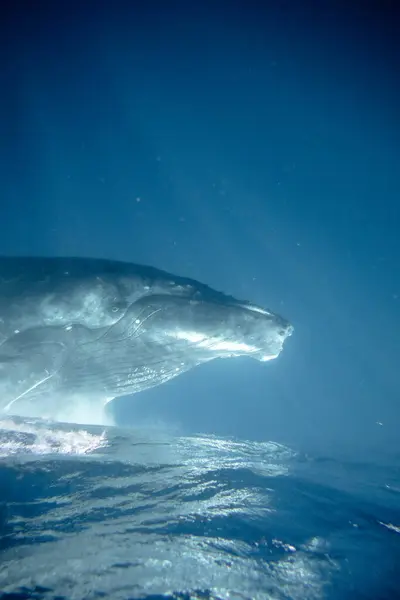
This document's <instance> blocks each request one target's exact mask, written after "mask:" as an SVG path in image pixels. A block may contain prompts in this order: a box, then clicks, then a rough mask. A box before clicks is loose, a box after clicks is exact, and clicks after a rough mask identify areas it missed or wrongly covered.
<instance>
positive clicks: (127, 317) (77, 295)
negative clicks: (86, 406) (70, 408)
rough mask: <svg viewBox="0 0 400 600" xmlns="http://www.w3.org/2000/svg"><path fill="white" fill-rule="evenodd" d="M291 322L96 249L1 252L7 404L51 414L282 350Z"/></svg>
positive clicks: (0, 366)
mask: <svg viewBox="0 0 400 600" xmlns="http://www.w3.org/2000/svg"><path fill="white" fill-rule="evenodd" d="M292 331H293V327H292V325H290V323H289V322H288V321H286V320H285V319H284V318H283V317H281V316H279V315H277V314H275V313H273V312H271V311H270V310H267V309H264V308H260V307H258V306H255V305H253V304H251V303H250V302H247V301H240V300H237V299H235V298H233V297H232V296H229V295H226V294H224V293H222V292H218V291H216V290H214V289H212V288H211V287H208V286H207V285H205V284H202V283H200V282H198V281H195V280H194V279H189V278H185V277H179V276H175V275H172V274H170V273H167V272H165V271H161V270H159V269H156V268H153V267H147V266H141V265H137V264H133V263H127V262H119V261H112V260H105V259H94V258H75V257H70V258H67V257H51V258H42V257H0V412H1V411H3V412H6V413H9V414H15V415H21V414H22V415H25V416H26V415H32V416H35V415H37V414H38V407H42V409H43V410H42V409H41V411H39V412H40V415H42V414H45V415H46V416H50V417H52V416H54V414H57V412H58V408H59V403H60V402H61V403H64V404H65V403H66V404H68V402H70V401H73V400H74V399H75V400H76V399H77V398H82V397H85V398H91V399H93V401H94V402H95V403H97V404H99V403H100V404H101V405H102V406H104V405H105V404H106V403H107V402H109V401H110V400H112V399H114V398H116V397H119V396H123V395H129V394H133V393H136V392H141V391H142V390H145V389H147V388H151V387H154V386H156V385H160V384H162V383H164V382H166V381H168V380H170V379H172V378H173V377H176V376H178V375H180V374H181V373H184V372H185V371H188V370H190V369H192V368H193V367H195V366H196V365H200V364H202V363H205V362H207V361H210V360H212V359H214V358H224V357H233V356H242V355H247V356H251V357H253V358H255V359H257V360H259V361H266V360H270V359H273V358H276V357H277V356H278V355H279V354H280V352H281V350H282V348H283V344H284V342H285V340H286V338H287V337H288V336H290V335H291V333H292Z"/></svg>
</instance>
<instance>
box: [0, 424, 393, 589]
mask: <svg viewBox="0 0 400 600" xmlns="http://www.w3.org/2000/svg"><path fill="white" fill-rule="evenodd" d="M0 454H1V459H0V460H1V463H0V465H1V466H0V536H1V537H0V597H1V598H4V599H5V598H8V599H10V600H11V599H14V600H17V599H22V598H35V599H40V598H46V599H56V598H57V599H58V600H60V599H61V598H65V599H80V598H82V599H83V598H85V599H91V598H99V597H109V598H113V599H115V600H119V599H127V598H152V599H153V600H155V599H157V598H161V597H163V598H165V597H167V598H182V599H183V598H186V599H189V598H193V599H194V598H215V599H224V600H225V599H226V600H227V599H235V600H236V599H237V600H239V599H240V600H244V599H254V600H261V599H268V598H271V599H284V598H287V599H289V598H290V599H296V600H297V599H302V600H303V599H310V600H311V599H314V598H332V599H333V598H343V599H347V598H349V599H350V598H352V599H354V598H356V599H369V598H371V599H374V600H383V599H395V598H399V597H400V583H399V581H400V575H398V568H399V565H400V482H399V480H400V478H399V470H398V469H397V468H396V466H395V465H391V466H388V465H385V467H383V466H382V465H380V464H361V463H356V462H352V463H349V462H347V463H344V462H338V461H334V460H331V459H328V458H323V457H316V456H314V457H313V456H304V455H300V454H297V453H295V452H293V451H292V450H290V449H289V448H286V447H283V446H280V445H278V444H275V443H272V442H266V443H254V442H245V441H238V440H232V439H217V438H215V437H206V436H204V437H201V436H197V437H171V436H167V435H163V434H161V433H160V432H158V433H154V432H147V433H146V432H143V431H141V432H140V431H135V430H122V429H117V428H107V429H104V428H98V427H82V426H71V425H59V424H58V425H54V424H50V423H47V422H44V421H40V420H37V421H34V420H26V419H25V420H17V419H12V420H11V419H10V420H8V421H5V420H3V421H1V422H0Z"/></svg>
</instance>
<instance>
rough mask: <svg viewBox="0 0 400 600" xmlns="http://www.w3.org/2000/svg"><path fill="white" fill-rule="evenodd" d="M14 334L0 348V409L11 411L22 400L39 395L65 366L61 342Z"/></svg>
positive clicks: (64, 353)
mask: <svg viewBox="0 0 400 600" xmlns="http://www.w3.org/2000/svg"><path fill="white" fill-rule="evenodd" d="M27 333H28V332H24V333H22V334H20V335H14V336H13V337H12V338H10V339H9V340H7V341H6V342H4V343H3V344H2V345H1V346H0V409H3V410H9V409H10V408H11V407H12V405H13V404H14V402H17V401H18V400H20V399H21V398H24V399H28V397H29V396H31V395H37V394H40V391H41V389H42V388H43V385H44V384H45V382H46V381H48V380H49V379H51V378H52V377H53V376H54V375H55V374H56V373H57V371H58V370H59V369H60V367H61V366H62V365H63V363H64V360H65V357H66V347H65V345H64V344H63V343H62V342H58V341H51V340H41V339H35V338H36V336H29V335H26V334H27Z"/></svg>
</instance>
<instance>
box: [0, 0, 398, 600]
mask: <svg viewBox="0 0 400 600" xmlns="http://www.w3.org/2000/svg"><path fill="white" fill-rule="evenodd" d="M399 23H400V19H399V17H398V8H397V3H396V2H390V1H389V0H381V1H379V2H378V1H377V2H373V1H367V0H365V1H360V2H358V1H354V2H342V1H339V0H337V1H336V0H307V2H300V0H299V1H295V0H293V2H290V0H270V1H268V2H261V1H260V2H258V1H257V0H254V1H253V0H243V1H241V0H232V1H230V2H227V1H223V0H221V1H217V0H210V1H208V0H202V1H200V0H199V2H184V1H182V0H170V1H169V2H168V3H167V2H161V1H160V2H158V1H157V0H154V1H152V2H149V3H146V2H142V3H141V4H139V3H136V2H134V1H133V0H132V1H131V2H124V1H119V0H113V1H112V2H103V1H100V0H98V1H97V0H86V1H85V2H82V3H78V2H68V3H67V2H55V1H47V0H41V1H40V2H36V3H32V5H31V6H28V5H27V3H25V2H24V1H23V0H12V1H11V0H10V1H8V0H5V1H4V2H3V3H2V4H1V14H0V254H6V255H15V254H19V255H20V254H26V255H46V256H60V255H74V256H93V257H103V258H110V259H120V260H127V261H132V262H136V263H142V264H149V265H153V266H155V267H158V268H162V269H165V270H167V271H169V272H172V273H176V274H178V275H182V276H187V277H192V278H195V279H198V280H200V281H203V282H205V283H207V284H209V285H211V286H212V287H214V288H216V289H218V290H222V291H225V292H226V293H229V294H232V295H234V296H236V297H239V298H244V299H248V300H250V301H252V302H254V303H257V304H259V305H261V306H268V307H270V308H271V309H272V310H274V311H277V312H279V313H280V314H282V315H283V316H284V317H286V318H287V319H289V320H290V321H291V322H292V323H293V325H294V327H295V332H294V335H293V336H292V338H291V339H290V340H289V342H288V344H287V347H285V349H284V351H283V353H282V356H280V357H279V359H278V360H276V361H272V362H271V363H270V364H268V365H262V366H260V365H259V364H256V363H254V362H251V361H245V360H243V361H241V360H238V361H237V362H233V361H232V362H231V361H225V362H217V361H216V362H215V363H211V364H208V365H205V366H204V367H202V368H199V369H195V370H193V371H192V372H190V373H188V374H186V375H184V376H182V377H180V378H177V379H176V380H175V381H172V382H170V384H166V385H165V386H161V387H160V388H156V389H154V390H150V391H149V392H146V393H144V394H139V395H137V396H136V397H135V398H134V399H132V398H124V399H121V400H119V401H118V402H116V403H115V407H114V417H115V421H116V423H117V424H119V425H121V424H123V425H130V426H132V427H133V429H124V430H123V429H118V428H112V427H111V428H108V429H107V430H106V432H105V434H104V435H103V434H102V431H103V430H99V429H98V428H93V427H92V428H88V427H83V426H79V427H78V426H73V425H68V426H66V425H49V424H45V423H40V422H37V423H26V422H19V421H16V420H8V421H5V420H4V418H3V417H1V419H2V420H1V435H0V451H1V458H0V523H1V525H0V597H2V598H8V600H12V599H14V600H17V599H22V598H29V599H31V598H32V599H33V598H36V599H39V598H54V599H55V598H57V599H58V600H61V598H63V599H65V600H69V599H71V600H81V599H82V600H83V599H90V598H95V597H96V598H98V597H106V598H110V599H112V600H113V599H116V600H119V599H128V598H151V599H152V600H155V599H156V598H157V599H158V598H161V597H163V598H173V597H175V598H180V599H184V598H185V599H189V598H192V599H193V600H194V599H200V598H201V599H204V598H215V599H224V600H228V599H229V600H232V599H234V600H239V599H240V600H244V599H254V600H259V599H262V600H264V599H266V600H267V599H269V598H272V599H273V598H277V599H281V598H295V599H299V600H309V599H310V600H312V599H314V598H323V599H325V598H326V599H328V600H331V599H332V600H342V599H343V600H350V599H351V600H395V599H397V598H400V576H399V575H398V569H399V567H400V533H399V531H400V530H399V528H400V514H399V511H400V492H399V490H400V455H399V451H400V443H399V431H400V409H399V398H400V385H399V376H398V362H399V356H400V310H399V302H400V276H399V264H400V236H399V231H400V203H399V198H400V183H399V173H400V122H399V115H400V113H399V109H398V107H399V106H400V86H399V75H398V74H399V64H400V51H399V49H400V46H399V39H400V32H399V26H398V24H399ZM92 416H93V415H92ZM91 422H92V423H93V422H95V420H94V419H93V420H92V421H91ZM154 422H158V423H160V424H161V425H160V427H159V428H157V429H154V427H151V428H149V427H148V423H150V424H152V423H154ZM140 424H141V425H140ZM171 427H173V428H174V431H175V433H173V434H172V433H167V432H166V431H165V429H167V431H169V430H170V428H171ZM199 432H200V433H202V434H203V435H202V436H200V437H199V435H198V433H199ZM213 436H214V437H213Z"/></svg>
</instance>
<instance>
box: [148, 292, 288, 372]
mask: <svg viewBox="0 0 400 600" xmlns="http://www.w3.org/2000/svg"><path fill="white" fill-rule="evenodd" d="M147 302H148V304H149V305H151V307H152V308H151V313H152V316H151V317H149V319H148V321H147V322H143V327H144V328H145V329H147V335H148V336H150V337H151V338H152V341H153V343H156V344H160V345H163V346H164V347H165V349H166V352H167V353H168V352H172V353H173V352H174V351H175V350H177V349H178V348H180V349H181V350H182V349H183V348H186V353H187V356H191V357H192V358H193V361H194V362H196V363H200V362H204V361H207V360H211V359H213V358H228V357H234V356H251V357H253V358H255V359H257V360H259V361H268V360H271V359H274V358H277V356H279V354H280V353H281V351H282V348H283V345H284V342H285V340H286V339H287V338H288V337H289V336H290V335H291V334H292V333H293V326H292V325H291V324H290V323H289V322H288V321H286V319H284V318H283V317H281V316H279V315H278V314H276V313H273V312H271V311H270V310H266V309H263V308H260V307H258V306H255V305H253V304H249V303H244V302H238V301H236V300H234V299H230V298H229V299H228V298H227V300H226V301H224V302H221V301H220V300H219V299H218V301H213V300H210V299H203V298H201V299H193V298H192V299H190V298H182V297H179V296H178V297H174V296H173V295H171V296H164V297H160V296H159V297H153V298H148V299H147Z"/></svg>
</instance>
